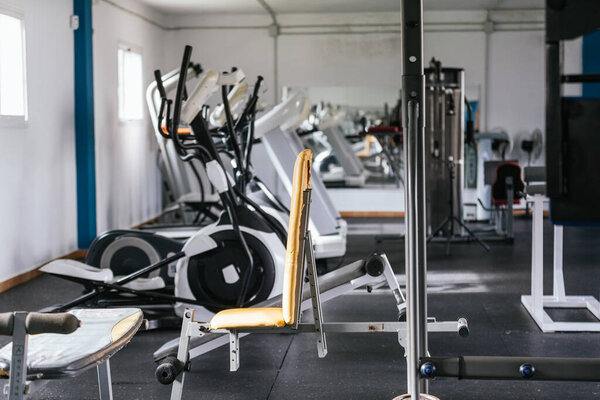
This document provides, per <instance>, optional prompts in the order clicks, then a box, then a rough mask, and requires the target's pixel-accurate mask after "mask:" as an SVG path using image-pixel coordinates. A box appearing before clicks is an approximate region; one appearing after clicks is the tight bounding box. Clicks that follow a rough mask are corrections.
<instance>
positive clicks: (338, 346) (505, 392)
mask: <svg viewBox="0 0 600 400" xmlns="http://www.w3.org/2000/svg"><path fill="white" fill-rule="evenodd" d="M530 224H531V223H530V221H527V220H517V222H516V229H517V236H516V240H515V243H514V245H508V244H501V243H490V244H491V247H492V251H491V252H490V253H486V252H485V251H484V250H483V249H481V248H480V247H479V246H478V245H477V244H475V243H471V244H457V245H453V246H452V248H451V255H450V256H446V255H445V246H444V245H438V244H432V245H430V246H429V248H428V254H429V275H428V280H429V287H430V295H429V298H428V306H429V314H430V315H431V316H435V317H436V318H438V320H445V319H452V320H455V319H456V318H458V317H466V318H467V319H468V320H469V326H470V330H471V335H470V336H469V337H468V338H460V337H458V336H457V335H455V334H443V333H431V334H430V340H429V343H430V352H431V353H432V354H433V355H460V354H462V355H532V356H533V355H539V356H542V355H544V356H582V357H600V334H593V333H573V334H565V333H555V334H550V333H546V334H542V333H541V332H540V331H539V329H538V328H537V326H536V325H535V323H534V322H533V320H532V319H531V318H530V317H529V315H528V314H527V312H526V311H525V309H524V308H523V307H522V306H521V304H520V296H521V294H526V293H528V292H529V285H530V262H531V239H530ZM551 239H552V231H551V228H550V225H549V223H547V229H546V249H545V256H546V263H545V264H546V268H547V272H548V273H547V274H546V277H545V278H546V279H545V284H546V290H547V292H548V291H549V290H550V289H551V284H552V282H551V276H550V271H551V265H552V264H551V263H552V259H551V257H552V247H551ZM564 248H565V280H566V287H567V292H568V293H569V294H582V295H583V294H585V295H594V296H596V297H597V296H599V295H600V229H596V228H594V229H592V228H566V229H565V246H564ZM372 250H377V251H384V252H386V253H387V254H388V256H389V258H390V261H391V262H392V264H393V265H394V268H395V269H396V271H397V272H398V273H402V272H403V269H404V267H403V260H404V250H403V245H402V244H401V243H400V242H385V243H382V244H376V243H375V241H374V240H373V238H372V237H367V236H353V237H349V240H348V254H347V256H346V260H347V261H351V260H354V259H356V258H359V257H362V256H364V255H366V254H367V253H368V252H370V251H372ZM79 290H80V289H79V287H78V286H77V285H75V284H72V283H66V282H63V281H61V280H59V279H56V278H52V277H48V276H43V277H40V278H38V279H35V280H34V281H31V282H29V283H27V284H24V285H22V286H20V287H18V288H15V289H13V290H11V291H9V292H6V293H4V294H1V295H0V311H8V310H15V309H26V310H36V309H39V308H41V307H44V306H47V305H49V304H54V303H57V302H60V301H64V300H67V299H69V298H71V297H74V296H75V295H76V294H78V293H79ZM395 317H396V313H395V307H394V302H393V300H392V299H391V296H390V295H389V294H388V293H387V292H374V293H371V294H367V293H363V294H354V295H347V296H342V297H340V298H338V299H335V300H332V301H331V302H328V303H325V305H324V318H325V320H329V321H352V320H354V321H360V320H371V321H375V320H382V321H385V320H394V319H395ZM553 317H554V318H555V319H558V320H560V319H562V318H567V317H568V318H578V319H581V320H589V319H590V316H589V315H586V314H584V313H579V312H574V311H569V310H563V311H561V312H560V313H554V314H553ZM175 335H176V332H169V331H160V332H157V331H155V332H142V333H139V334H138V335H137V336H136V337H135V338H134V340H133V341H132V342H131V343H130V345H129V346H128V347H127V348H125V349H124V350H123V351H121V352H120V353H119V354H117V355H116V356H115V357H114V358H113V359H112V360H111V366H112V370H113V388H114V397H115V399H117V400H118V399H128V400H133V399H140V400H141V399H143V400H150V399H168V398H169V389H170V388H169V387H165V386H161V385H160V384H158V383H157V382H156V381H155V379H154V364H153V362H152V358H151V355H152V352H153V351H154V350H155V349H156V348H157V347H158V346H160V345H161V344H162V343H163V342H164V341H166V340H167V339H170V338H172V337H174V336H175ZM327 341H328V347H329V354H328V356H327V357H326V358H325V359H319V358H318V357H317V349H316V342H315V339H314V337H313V336H312V335H310V334H299V335H283V334H273V335H271V334H269V335H257V334H256V335H250V336H248V337H246V338H243V339H241V368H240V370H239V371H238V372H235V373H232V372H229V371H228V354H227V349H225V348H221V349H218V350H215V351H213V352H211V353H209V354H206V355H204V356H202V357H199V358H197V359H195V360H194V362H193V364H192V371H191V373H190V374H189V375H188V377H187V381H186V386H185V392H184V399H244V400H248V399H392V398H393V397H394V396H397V395H399V394H402V393H404V392H405V391H406V381H405V374H406V367H405V362H404V357H403V349H402V348H401V347H400V345H399V344H398V341H397V338H396V336H395V335H394V334H371V335H361V334H330V335H328V337H327ZM430 392H431V393H432V394H434V395H436V396H438V397H440V398H442V399H599V398H600V383H567V382H560V383H558V382H523V381H521V382H509V381H458V380H451V379H438V380H435V381H433V382H431V385H430ZM97 397H98V396H97V386H96V377H95V371H93V370H92V371H88V372H86V373H85V374H83V375H82V376H79V377H77V378H74V379H70V380H62V381H56V382H51V383H50V384H48V385H46V386H45V387H44V388H43V389H42V390H41V391H39V392H37V394H36V395H35V396H34V397H33V398H34V399H77V400H82V399H96V398H97Z"/></svg>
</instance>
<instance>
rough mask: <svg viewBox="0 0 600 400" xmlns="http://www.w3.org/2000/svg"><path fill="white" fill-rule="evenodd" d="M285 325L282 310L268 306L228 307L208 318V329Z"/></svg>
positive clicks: (279, 326) (278, 326)
mask: <svg viewBox="0 0 600 400" xmlns="http://www.w3.org/2000/svg"><path fill="white" fill-rule="evenodd" d="M282 326H285V320H284V319H283V310H282V309H281V308H280V307H270V308H230V309H228V310H223V311H221V312H219V313H217V314H216V315H215V316H214V317H213V318H212V319H211V320H210V329H235V328H260V327H268V328H273V327H277V328H281V327H282Z"/></svg>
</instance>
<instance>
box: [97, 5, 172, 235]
mask: <svg viewBox="0 0 600 400" xmlns="http://www.w3.org/2000/svg"><path fill="white" fill-rule="evenodd" d="M119 5H121V6H124V7H127V8H128V9H130V10H133V11H135V12H137V13H140V14H142V15H147V16H148V17H150V18H152V19H154V20H157V19H158V20H160V18H161V17H160V15H159V14H157V13H155V12H153V11H151V10H149V9H147V8H144V7H143V6H142V5H141V4H138V3H137V2H132V1H127V0H124V1H120V2H119ZM92 12H93V26H94V38H93V40H94V105H95V108H94V112H95V135H96V198H97V223H98V233H100V232H103V231H105V230H107V229H112V228H126V227H130V226H132V225H136V224H138V223H140V222H142V221H145V220H148V219H150V218H152V217H154V216H156V215H157V214H158V213H159V211H160V210H161V195H160V189H161V188H160V175H159V171H158V167H157V161H156V160H157V149H156V141H155V139H154V136H153V134H152V127H151V124H150V118H149V117H148V110H147V108H146V103H145V100H144V119H143V120H142V121H133V122H120V121H119V118H118V99H117V90H118V75H117V74H118V72H117V49H118V46H119V44H120V43H123V44H128V45H132V46H134V47H136V48H139V49H141V51H142V57H143V70H144V88H145V87H146V86H147V85H148V84H149V83H150V82H151V81H152V80H153V79H154V78H153V71H154V70H155V69H157V68H164V61H165V56H164V48H165V42H164V37H165V32H163V31H162V29H161V28H159V27H157V26H155V25H153V24H151V23H149V22H147V21H144V20H143V19H141V18H139V17H137V16H134V15H131V14H130V13H127V12H124V11H123V10H121V9H119V8H116V7H115V6H113V5H111V4H109V3H106V2H104V1H98V2H95V4H94V7H93V10H92ZM142 95H143V96H145V93H143V94H142ZM144 99H145V97H144Z"/></svg>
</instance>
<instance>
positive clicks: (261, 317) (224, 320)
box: [210, 149, 312, 329]
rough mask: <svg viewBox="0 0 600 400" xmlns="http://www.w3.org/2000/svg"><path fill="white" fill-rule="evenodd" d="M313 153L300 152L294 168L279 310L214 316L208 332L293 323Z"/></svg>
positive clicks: (237, 310) (236, 311)
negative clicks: (306, 197) (211, 330)
mask: <svg viewBox="0 0 600 400" xmlns="http://www.w3.org/2000/svg"><path fill="white" fill-rule="evenodd" d="M311 161H312V151H311V150H309V149H306V150H303V151H302V152H301V153H300V154H299V155H298V158H297V159H296V164H295V165H294V180H293V183H292V202H291V204H290V221H289V225H288V237H287V248H286V254H285V269H284V272H283V293H282V295H283V296H282V307H281V308H232V309H228V310H223V311H220V312H218V313H217V314H215V316H214V317H213V318H212V319H211V321H210V329H235V328H258V327H283V326H285V325H286V324H289V325H292V324H294V323H295V322H296V318H297V316H296V315H294V311H295V309H296V306H297V304H296V303H297V296H296V295H297V293H298V290H299V289H300V288H299V285H301V284H302V280H301V278H300V281H299V277H298V275H299V272H301V268H302V259H303V258H302V257H303V254H302V240H303V239H304V238H303V232H301V231H300V227H301V224H302V221H301V217H302V211H303V210H304V208H305V207H309V206H310V205H309V204H305V203H304V196H303V194H304V191H305V190H307V189H310V164H311Z"/></svg>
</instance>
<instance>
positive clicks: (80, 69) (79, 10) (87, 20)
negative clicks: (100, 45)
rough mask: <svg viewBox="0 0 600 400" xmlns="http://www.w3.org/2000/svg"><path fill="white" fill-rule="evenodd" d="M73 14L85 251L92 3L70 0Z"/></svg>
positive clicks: (80, 224) (92, 220)
mask: <svg viewBox="0 0 600 400" xmlns="http://www.w3.org/2000/svg"><path fill="white" fill-rule="evenodd" d="M73 14H75V15H77V16H79V28H78V29H77V30H75V31H74V32H75V37H74V39H75V49H74V50H75V161H76V168H77V243H78V246H79V248H80V249H87V248H88V247H89V245H90V243H91V242H92V240H93V239H94V238H95V237H96V165H95V164H96V161H95V159H96V158H95V152H94V146H95V141H94V74H93V54H92V51H93V47H92V0H73Z"/></svg>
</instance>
